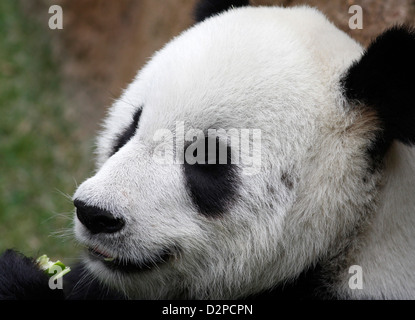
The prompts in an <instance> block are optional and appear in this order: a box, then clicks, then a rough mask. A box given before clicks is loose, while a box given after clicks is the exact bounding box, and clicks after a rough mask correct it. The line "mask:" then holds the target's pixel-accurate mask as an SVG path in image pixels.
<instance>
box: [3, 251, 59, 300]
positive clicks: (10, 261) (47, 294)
mask: <svg viewBox="0 0 415 320" xmlns="http://www.w3.org/2000/svg"><path fill="white" fill-rule="evenodd" d="M39 299H48V300H59V299H63V292H62V290H59V289H55V290H51V289H50V288H49V277H48V276H47V275H46V274H45V273H44V272H43V271H41V270H40V269H39V268H38V266H37V264H36V261H35V260H33V259H31V258H27V257H25V256H23V255H22V254H20V253H17V252H16V251H14V250H7V251H5V252H4V253H3V254H2V255H1V256H0V300H39Z"/></svg>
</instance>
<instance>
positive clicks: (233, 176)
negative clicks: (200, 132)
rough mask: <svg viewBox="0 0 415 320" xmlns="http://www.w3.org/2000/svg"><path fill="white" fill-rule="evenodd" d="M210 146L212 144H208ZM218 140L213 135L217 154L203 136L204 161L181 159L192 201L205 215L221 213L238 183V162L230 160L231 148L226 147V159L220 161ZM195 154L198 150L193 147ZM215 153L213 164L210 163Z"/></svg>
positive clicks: (234, 195)
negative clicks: (191, 162) (191, 161)
mask: <svg viewBox="0 0 415 320" xmlns="http://www.w3.org/2000/svg"><path fill="white" fill-rule="evenodd" d="M209 149H211V148H209ZM220 149H221V148H220V141H219V139H218V138H217V139H216V150H214V151H215V152H216V155H213V156H212V150H208V138H205V155H204V157H205V161H204V163H198V162H196V163H194V164H189V163H188V162H187V161H186V159H185V162H184V176H185V179H186V186H187V188H188V189H189V192H190V195H191V198H192V201H193V203H194V205H195V206H196V207H197V209H198V211H199V212H200V213H201V214H203V215H205V216H208V217H219V216H222V215H223V214H224V213H225V212H226V211H227V210H228V209H229V207H230V206H231V205H232V202H233V201H234V200H235V198H236V191H237V186H238V182H239V179H238V173H237V166H236V165H234V164H232V163H231V148H230V147H229V146H227V147H226V163H224V164H222V162H224V161H223V160H222V156H221V160H222V161H221V162H219V151H220ZM193 154H194V156H195V157H197V150H195V151H194V153H193ZM215 156H216V161H215V163H214V164H209V163H208V160H209V159H210V160H212V158H214V157H215Z"/></svg>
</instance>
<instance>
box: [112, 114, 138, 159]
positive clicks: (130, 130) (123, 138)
mask: <svg viewBox="0 0 415 320" xmlns="http://www.w3.org/2000/svg"><path fill="white" fill-rule="evenodd" d="M141 111H142V108H140V109H137V111H135V112H134V115H133V118H132V121H131V123H130V125H129V126H128V127H127V128H125V129H124V131H123V132H122V133H121V134H119V135H118V136H117V138H116V140H115V143H114V146H113V148H112V152H111V154H110V156H112V155H113V154H115V153H117V152H118V150H120V149H121V147H122V146H124V145H125V144H126V143H127V142H128V141H129V140H130V139H131V138H132V137H133V136H134V134H135V131H136V130H137V125H138V121H140V116H141Z"/></svg>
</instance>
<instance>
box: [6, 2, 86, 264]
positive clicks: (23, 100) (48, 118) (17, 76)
mask: <svg viewBox="0 0 415 320" xmlns="http://www.w3.org/2000/svg"><path fill="white" fill-rule="evenodd" d="M46 28H47V21H45V24H44V25H41V24H40V23H39V21H35V20H34V19H33V18H32V19H30V18H28V17H27V16H25V15H24V14H23V13H22V10H21V8H20V7H19V2H18V1H15V0H2V1H0V253H1V252H2V251H4V250H5V249H6V248H15V249H17V250H19V251H21V252H23V253H25V254H26V255H29V256H37V255H39V254H43V253H46V254H48V255H49V256H51V257H58V258H59V259H62V260H63V261H65V257H66V258H67V259H72V258H74V257H76V255H77V251H78V250H79V249H78V248H76V246H75V242H74V241H72V240H70V239H71V238H72V237H71V235H67V236H64V237H62V234H68V231H67V230H68V229H70V228H71V225H72V216H73V205H72V203H71V201H70V199H68V198H67V197H66V196H65V195H64V194H69V195H71V194H72V193H73V192H74V190H75V187H76V183H75V181H80V180H83V179H84V178H85V177H86V176H87V175H88V174H89V172H90V171H91V163H89V162H88V161H89V160H86V159H88V157H90V156H88V155H86V152H85V150H88V146H87V147H85V144H92V143H91V141H87V142H81V141H79V140H80V139H79V138H76V137H75V135H74V129H73V128H74V126H75V124H74V123H73V119H72V120H71V119H70V117H69V116H68V115H67V114H68V113H67V112H65V108H68V102H67V99H66V98H65V96H64V95H63V93H62V89H61V83H62V79H61V77H60V75H59V71H58V70H59V65H58V63H57V62H56V61H54V59H53V58H52V53H51V39H50V34H49V32H50V31H49V32H48V30H45V29H46Z"/></svg>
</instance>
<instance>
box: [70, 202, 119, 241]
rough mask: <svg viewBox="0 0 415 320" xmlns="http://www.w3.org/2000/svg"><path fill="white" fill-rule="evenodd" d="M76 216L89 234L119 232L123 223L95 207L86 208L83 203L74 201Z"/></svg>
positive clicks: (107, 212) (109, 213)
mask: <svg viewBox="0 0 415 320" xmlns="http://www.w3.org/2000/svg"><path fill="white" fill-rule="evenodd" d="M74 205H75V207H76V215H77V217H78V219H79V221H81V223H82V224H83V225H84V226H85V227H86V228H88V230H89V231H91V233H94V234H95V233H114V232H117V231H119V230H121V229H122V228H123V227H124V225H125V221H124V220H123V219H121V218H115V217H114V215H113V214H112V213H111V212H109V211H107V210H105V209H101V208H98V207H95V206H88V205H87V204H86V203H85V202H83V201H80V200H77V199H75V200H74Z"/></svg>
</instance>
